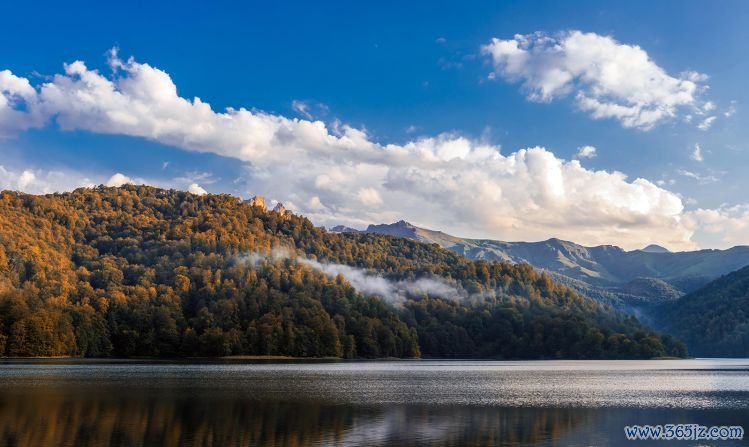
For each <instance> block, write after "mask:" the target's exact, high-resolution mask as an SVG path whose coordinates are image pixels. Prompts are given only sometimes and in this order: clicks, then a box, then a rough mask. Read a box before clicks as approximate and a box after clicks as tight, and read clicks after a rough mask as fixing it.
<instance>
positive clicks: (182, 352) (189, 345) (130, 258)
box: [0, 186, 684, 358]
mask: <svg viewBox="0 0 749 447" xmlns="http://www.w3.org/2000/svg"><path fill="white" fill-rule="evenodd" d="M0 353H4V354H5V355H10V356H51V355H79V356H107V355H117V356H162V357H170V356H222V355H236V354H245V355H288V356H299V357H322V356H333V357H346V358H350V357H367V358H375V357H418V356H427V357H492V358H649V357H654V356H661V355H683V354H684V350H683V345H681V344H680V343H678V342H676V341H675V340H673V339H672V338H670V337H666V336H660V335H658V334H655V333H653V332H650V331H647V330H645V329H643V327H642V326H640V324H639V323H638V322H637V320H635V319H634V318H633V317H630V316H625V315H623V314H620V313H617V312H613V311H612V310H611V309H609V308H607V307H606V306H602V305H600V304H598V303H596V302H595V301H593V300H590V299H587V298H584V297H582V296H580V295H578V294H576V293H575V292H573V291H572V290H571V289H569V288H567V287H565V286H562V285H560V284H557V283H555V282H554V281H553V280H552V279H551V277H550V276H548V275H546V274H542V273H538V272H537V271H535V270H534V269H532V268H531V267H530V266H528V265H515V264H508V263H497V262H487V261H469V260H467V259H465V258H464V257H462V256H459V255H458V254H456V253H453V252H451V251H448V250H445V249H443V248H440V247H438V246H436V245H427V244H422V243H418V242H415V241H412V240H409V239H404V238H394V237H390V236H383V235H378V234H358V233H341V234H338V233H329V232H327V231H325V230H324V229H322V228H316V227H315V226H314V225H312V223H311V222H310V221H309V220H307V219H305V218H303V217H300V216H296V215H293V214H291V213H288V212H287V211H285V210H283V212H281V211H279V210H276V211H275V212H274V211H268V210H266V209H265V207H264V206H263V203H262V200H259V199H258V198H255V199H254V200H253V201H252V202H251V203H248V202H243V201H242V200H241V199H239V198H236V197H232V196H229V195H204V196H197V195H193V194H190V193H185V192H180V191H173V190H162V189H156V188H152V187H147V186H123V187H121V188H106V187H98V188H94V189H79V190H76V191H74V192H71V193H65V194H53V195H46V196H33V195H26V194H20V193H15V192H7V191H6V192H3V193H1V194H0Z"/></svg>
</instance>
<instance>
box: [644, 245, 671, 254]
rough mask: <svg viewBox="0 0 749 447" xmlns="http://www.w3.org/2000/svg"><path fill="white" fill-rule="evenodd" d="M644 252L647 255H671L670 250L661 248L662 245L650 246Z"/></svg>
mask: <svg viewBox="0 0 749 447" xmlns="http://www.w3.org/2000/svg"><path fill="white" fill-rule="evenodd" d="M642 251H644V252H645V253H671V251H669V249H667V248H666V247H661V246H660V245H656V244H650V245H648V246H647V247H645V248H643V249H642Z"/></svg>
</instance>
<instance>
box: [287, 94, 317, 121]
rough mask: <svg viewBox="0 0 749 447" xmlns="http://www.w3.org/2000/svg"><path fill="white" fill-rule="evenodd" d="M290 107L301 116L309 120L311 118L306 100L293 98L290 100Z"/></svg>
mask: <svg viewBox="0 0 749 447" xmlns="http://www.w3.org/2000/svg"><path fill="white" fill-rule="evenodd" d="M291 108H292V109H294V111H295V112H296V113H298V114H300V115H302V116H303V117H305V118H307V119H309V120H311V119H312V114H311V113H310V111H309V105H308V104H307V103H306V102H304V101H299V100H297V99H295V100H293V101H291Z"/></svg>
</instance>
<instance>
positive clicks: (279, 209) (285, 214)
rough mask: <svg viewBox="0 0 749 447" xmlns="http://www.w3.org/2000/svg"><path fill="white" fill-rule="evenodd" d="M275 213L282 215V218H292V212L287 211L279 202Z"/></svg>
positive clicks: (274, 208) (275, 207)
mask: <svg viewBox="0 0 749 447" xmlns="http://www.w3.org/2000/svg"><path fill="white" fill-rule="evenodd" d="M273 212H274V213H278V214H280V215H281V217H284V218H288V217H290V216H291V211H289V210H287V209H286V207H285V206H283V203H281V202H278V203H277V204H276V206H274V207H273Z"/></svg>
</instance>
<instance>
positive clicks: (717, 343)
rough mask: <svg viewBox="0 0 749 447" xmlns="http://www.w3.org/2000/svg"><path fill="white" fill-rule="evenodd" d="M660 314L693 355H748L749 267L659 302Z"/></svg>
mask: <svg viewBox="0 0 749 447" xmlns="http://www.w3.org/2000/svg"><path fill="white" fill-rule="evenodd" d="M657 318H658V323H659V324H660V325H661V326H662V327H663V328H665V329H666V330H668V331H669V332H671V333H673V334H677V335H678V336H680V337H682V339H683V340H685V341H686V342H687V344H688V346H689V349H690V352H691V353H692V354H693V355H697V356H705V357H749V267H745V268H743V269H740V270H738V271H736V272H732V273H730V274H728V275H725V276H722V277H720V278H718V279H716V280H715V281H712V282H711V283H709V284H707V285H706V286H704V287H703V288H701V289H699V290H696V291H694V292H692V293H690V294H688V295H686V296H684V297H683V298H681V299H679V300H678V301H676V302H673V303H667V304H664V305H662V306H660V307H659V308H658V309H657Z"/></svg>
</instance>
